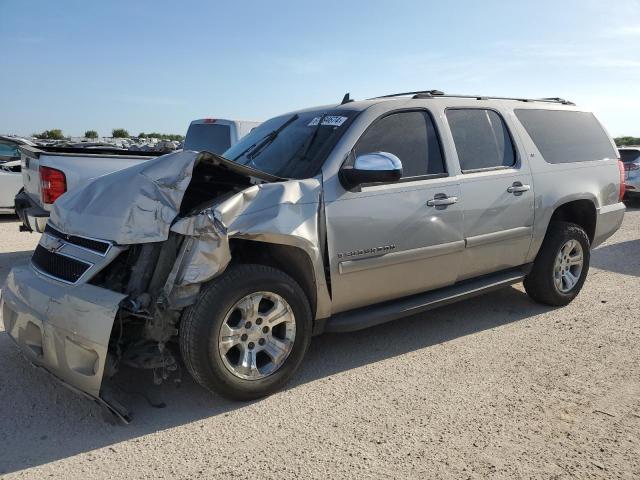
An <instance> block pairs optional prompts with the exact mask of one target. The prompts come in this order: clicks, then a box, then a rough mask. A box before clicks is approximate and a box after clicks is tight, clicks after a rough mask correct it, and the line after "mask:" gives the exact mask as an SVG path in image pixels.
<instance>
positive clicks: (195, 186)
mask: <svg viewBox="0 0 640 480" xmlns="http://www.w3.org/2000/svg"><path fill="white" fill-rule="evenodd" d="M311 118H312V122H313V117H311ZM296 119H297V116H296ZM306 122H308V120H306ZM312 122H311V123H309V124H308V125H307V124H306V123H305V125H304V126H305V127H307V128H308V130H309V132H310V134H313V131H314V130H317V128H318V127H317V124H313V123H312ZM323 125H324V124H323ZM276 136H277V134H276ZM272 138H273V137H272ZM314 138H315V137H314ZM313 141H314V140H311V141H310V142H309V140H308V139H307V140H305V142H304V143H301V144H300V149H302V150H304V151H306V150H308V149H309V144H310V143H313ZM263 143H264V141H263ZM241 147H242V145H240V147H239V148H241ZM257 147H258V148H266V147H265V146H264V145H260V144H258V145H257ZM255 149H256V145H255V144H252V145H250V146H249V148H247V149H246V151H248V150H255ZM300 149H299V150H300ZM246 151H242V152H240V153H241V154H242V155H245V154H246ZM302 177H304V178H300V179H291V178H289V179H286V180H285V179H283V178H280V177H278V176H276V175H274V174H269V173H266V172H263V171H261V170H257V169H256V168H252V167H249V166H245V165H242V164H240V163H238V162H234V161H230V160H227V159H225V158H223V157H220V156H217V155H213V154H209V153H207V152H202V153H200V154H198V153H195V152H190V151H185V152H177V153H173V154H169V155H165V156H163V157H159V158H158V159H155V160H153V161H151V162H147V163H143V164H140V165H136V166H134V167H131V168H129V169H126V170H122V171H119V172H115V173H113V174H109V175H106V176H104V177H101V178H98V179H96V180H94V181H93V182H92V183H90V184H88V185H87V186H86V187H84V188H80V189H77V190H74V191H72V192H69V193H68V194H67V195H65V196H63V197H61V198H60V199H59V200H58V201H57V202H56V204H55V205H54V210H53V212H52V215H51V218H50V221H49V224H48V225H47V228H46V231H45V232H44V234H43V235H42V238H41V240H40V242H39V245H38V246H37V248H36V251H35V252H34V255H33V258H32V260H31V264H30V265H26V266H21V267H17V268H14V269H13V270H12V271H11V273H10V274H9V276H8V278H7V282H6V284H5V286H4V287H3V289H2V316H3V319H4V324H5V330H6V331H7V332H8V334H9V336H10V337H11V338H12V339H13V340H14V341H15V342H16V343H17V344H18V346H19V347H20V348H21V350H22V351H23V352H24V354H25V355H26V356H27V357H28V359H29V360H30V361H31V362H32V363H33V364H35V365H36V366H40V367H43V368H44V369H45V370H47V371H48V372H49V373H51V374H53V375H54V376H55V377H57V378H58V379H59V380H61V381H62V382H63V383H65V384H66V385H67V386H69V387H71V388H72V389H74V390H76V391H79V392H80V393H82V394H84V395H86V396H89V397H90V398H92V399H94V400H96V401H98V402H99V403H100V404H101V405H102V406H104V407H106V408H108V409H109V410H110V411H111V412H112V413H114V414H115V415H117V416H118V417H119V418H120V419H122V420H124V421H125V422H126V421H128V419H129V417H128V413H127V411H126V409H125V408H124V407H123V406H122V405H121V404H120V403H119V402H118V401H117V400H115V398H113V397H112V396H111V394H110V393H109V392H107V391H106V390H105V388H103V379H104V378H107V377H111V376H113V375H114V374H115V373H116V372H117V371H118V369H119V368H120V367H121V366H122V365H127V366H132V367H136V368H144V369H149V370H151V371H153V372H154V380H155V381H156V383H159V382H161V381H162V380H163V379H166V378H167V377H168V375H169V374H170V372H171V371H172V370H175V369H176V365H177V361H178V359H177V357H178V356H179V352H178V351H177V348H175V345H176V343H177V342H176V339H177V337H178V335H179V329H180V322H181V317H182V315H183V311H184V310H185V308H187V307H189V306H190V305H193V304H194V303H195V302H196V301H197V299H198V297H199V293H200V290H201V288H202V286H203V285H204V284H206V282H209V281H210V280H212V279H214V278H215V277H217V276H219V275H220V274H221V273H222V272H224V271H225V269H226V268H227V266H228V265H229V264H230V262H231V261H232V257H234V255H237V256H238V257H241V256H249V257H251V256H252V255H253V253H252V252H251V249H248V250H247V249H246V248H245V250H244V251H243V252H239V251H238V252H234V249H235V248H236V247H235V246H234V245H235V242H248V243H247V244H251V245H255V242H261V243H264V244H269V245H275V246H283V247H292V248H294V249H295V250H296V251H297V252H302V253H303V256H304V260H303V262H304V263H305V265H304V268H302V267H298V268H299V270H304V271H305V272H306V273H301V275H307V277H308V278H307V279H306V280H303V281H304V282H306V283H307V285H308V286H309V287H308V290H311V289H312V290H313V291H312V292H309V296H310V297H311V298H312V301H313V312H314V315H315V316H316V317H323V316H326V315H327V314H328V312H329V309H330V301H329V294H328V289H327V284H326V278H325V273H324V264H323V252H322V248H321V247H320V245H322V242H321V241H320V239H321V238H322V237H323V235H324V234H323V232H322V228H323V227H322V222H321V215H322V208H321V205H322V202H321V196H322V182H321V177H320V175H316V176H311V177H306V176H302Z"/></svg>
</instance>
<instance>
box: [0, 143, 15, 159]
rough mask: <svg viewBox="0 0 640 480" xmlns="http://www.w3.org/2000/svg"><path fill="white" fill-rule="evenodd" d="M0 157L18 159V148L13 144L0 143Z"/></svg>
mask: <svg viewBox="0 0 640 480" xmlns="http://www.w3.org/2000/svg"><path fill="white" fill-rule="evenodd" d="M0 156H2V157H19V156H20V153H18V147H17V146H16V145H14V144H13V143H0Z"/></svg>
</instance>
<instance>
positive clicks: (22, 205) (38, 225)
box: [14, 190, 49, 233]
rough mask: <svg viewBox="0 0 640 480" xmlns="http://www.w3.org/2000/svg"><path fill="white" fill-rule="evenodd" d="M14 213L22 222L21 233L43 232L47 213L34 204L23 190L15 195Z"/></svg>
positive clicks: (47, 217) (47, 216)
mask: <svg viewBox="0 0 640 480" xmlns="http://www.w3.org/2000/svg"><path fill="white" fill-rule="evenodd" d="M14 202H15V213H16V214H17V215H18V217H19V218H20V220H21V221H22V225H21V226H20V231H22V232H38V233H42V232H44V227H45V226H46V225H47V220H48V219H49V212H47V211H46V210H44V209H43V208H42V207H41V206H40V205H38V204H37V203H35V202H34V201H33V200H32V199H31V197H30V196H29V195H28V194H27V193H26V192H25V191H24V190H23V191H21V192H19V193H18V194H17V195H16V198H15V201H14Z"/></svg>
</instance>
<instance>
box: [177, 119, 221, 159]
mask: <svg viewBox="0 0 640 480" xmlns="http://www.w3.org/2000/svg"><path fill="white" fill-rule="evenodd" d="M229 145H231V128H230V127H229V125H221V124H216V123H192V124H191V125H190V126H189V130H187V136H186V137H185V139H184V149H185V150H194V151H196V152H202V151H207V152H211V153H218V154H219V153H222V152H224V151H225V150H226V149H227V148H229Z"/></svg>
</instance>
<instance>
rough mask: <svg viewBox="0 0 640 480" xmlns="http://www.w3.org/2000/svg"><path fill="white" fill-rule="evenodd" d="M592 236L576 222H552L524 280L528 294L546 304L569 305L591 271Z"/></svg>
mask: <svg viewBox="0 0 640 480" xmlns="http://www.w3.org/2000/svg"><path fill="white" fill-rule="evenodd" d="M589 248H590V244H589V237H588V236H587V234H586V232H585V231H584V230H583V229H582V227H580V226H579V225H576V224H574V223H568V222H551V223H550V224H549V228H548V230H547V235H546V237H545V239H544V241H543V242H542V247H541V248H540V251H539V252H538V256H537V257H536V260H535V262H534V264H533V269H532V270H531V272H530V273H529V275H527V276H526V277H525V279H524V288H525V290H526V292H527V294H528V295H529V296H530V297H531V298H532V299H533V300H535V301H536V302H539V303H543V304H545V305H552V306H563V305H567V304H568V303H570V302H571V301H572V300H573V299H574V298H575V297H576V295H578V293H579V292H580V290H581V289H582V285H584V281H585V279H586V277H587V272H588V271H589V261H590V258H591V255H590V250H589Z"/></svg>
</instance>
